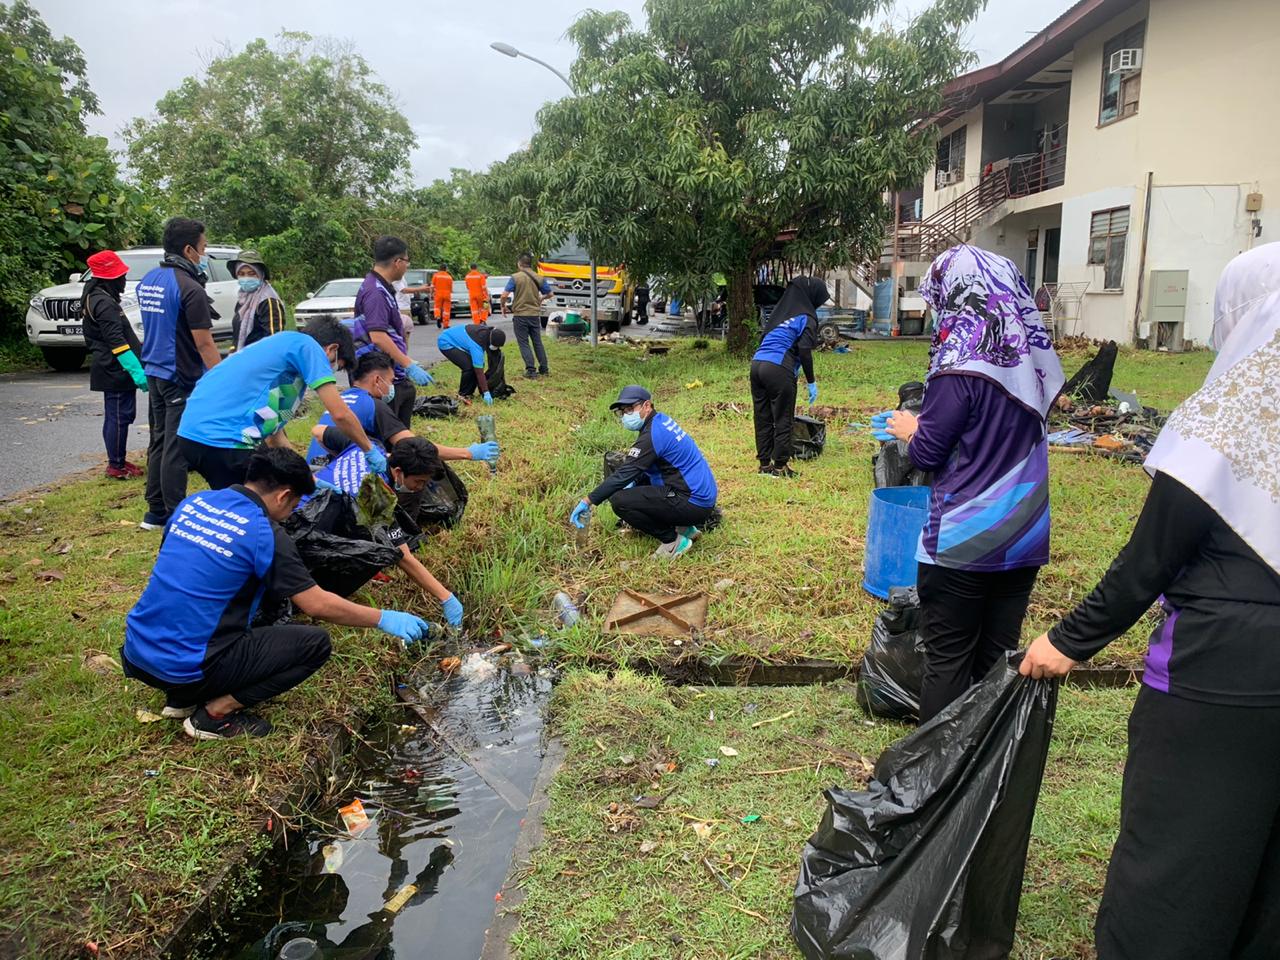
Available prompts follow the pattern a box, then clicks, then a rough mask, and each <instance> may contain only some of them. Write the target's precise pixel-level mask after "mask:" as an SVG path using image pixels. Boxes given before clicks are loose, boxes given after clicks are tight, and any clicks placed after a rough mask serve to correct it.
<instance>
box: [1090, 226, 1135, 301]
mask: <svg viewBox="0 0 1280 960" xmlns="http://www.w3.org/2000/svg"><path fill="white" fill-rule="evenodd" d="M1128 236H1129V208H1128V207H1115V208H1114V209H1111V210H1099V211H1098V212H1097V213H1095V214H1094V215H1093V219H1092V221H1091V222H1090V224H1089V263H1091V264H1098V265H1100V266H1101V267H1102V275H1103V280H1102V286H1103V289H1105V290H1121V289H1123V288H1124V251H1125V241H1126V239H1127V238H1128Z"/></svg>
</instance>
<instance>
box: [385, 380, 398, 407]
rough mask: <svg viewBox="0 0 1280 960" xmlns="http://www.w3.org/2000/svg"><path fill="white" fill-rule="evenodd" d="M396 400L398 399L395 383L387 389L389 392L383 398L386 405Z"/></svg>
mask: <svg viewBox="0 0 1280 960" xmlns="http://www.w3.org/2000/svg"><path fill="white" fill-rule="evenodd" d="M395 398H396V385H395V384H394V383H393V384H392V385H391V386H389V387H388V388H387V392H386V394H385V395H384V396H383V398H382V400H383V402H384V403H390V402H391V401H392V400H394V399H395Z"/></svg>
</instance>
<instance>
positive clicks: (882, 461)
mask: <svg viewBox="0 0 1280 960" xmlns="http://www.w3.org/2000/svg"><path fill="white" fill-rule="evenodd" d="M898 409H899V410H909V411H910V412H911V413H914V414H916V415H917V416H918V415H919V414H920V411H921V410H923V409H924V384H923V383H920V382H919V381H918V380H912V381H909V382H908V383H904V384H903V385H902V386H900V387H899V388H898ZM871 475H872V476H873V477H874V478H875V485H876V487H877V489H878V488H880V487H928V486H932V485H933V474H932V473H928V472H926V471H924V470H919V469H917V468H916V466H915V464H913V463H912V462H911V457H910V456H909V455H908V454H907V444H906V443H904V442H903V441H901V440H889V441H886V442H884V443H881V444H880V451H879V452H878V453H876V454H874V455H873V456H872V457H871Z"/></svg>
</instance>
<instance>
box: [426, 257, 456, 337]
mask: <svg viewBox="0 0 1280 960" xmlns="http://www.w3.org/2000/svg"><path fill="white" fill-rule="evenodd" d="M431 287H432V289H434V290H435V292H436V304H435V306H436V326H437V327H441V328H445V327H448V326H449V311H450V309H451V308H452V306H453V274H451V273H450V272H449V270H448V268H446V267H445V265H444V264H441V265H440V269H439V270H437V271H436V272H435V273H433V274H432V275H431Z"/></svg>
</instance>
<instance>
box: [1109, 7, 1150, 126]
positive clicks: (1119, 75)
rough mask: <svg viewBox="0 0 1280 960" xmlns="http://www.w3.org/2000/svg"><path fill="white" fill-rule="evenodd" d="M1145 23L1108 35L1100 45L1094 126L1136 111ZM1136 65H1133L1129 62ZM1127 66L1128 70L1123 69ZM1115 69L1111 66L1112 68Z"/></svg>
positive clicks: (1145, 32)
mask: <svg viewBox="0 0 1280 960" xmlns="http://www.w3.org/2000/svg"><path fill="white" fill-rule="evenodd" d="M1146 34H1147V23H1146V21H1145V20H1144V21H1143V22H1142V23H1138V24H1134V25H1133V26H1132V27H1130V28H1129V29H1128V30H1126V31H1125V32H1124V33H1122V34H1120V35H1119V36H1117V37H1112V38H1111V39H1110V40H1109V41H1107V44H1106V46H1104V47H1103V48H1102V104H1101V105H1100V106H1099V108H1098V125H1099V126H1101V125H1102V124H1104V123H1111V122H1112V121H1113V120H1121V119H1123V118H1125V117H1131V116H1133V115H1134V114H1136V113H1137V112H1138V94H1139V92H1140V91H1141V90H1142V68H1141V64H1142V54H1141V52H1138V53H1136V54H1135V53H1122V52H1121V51H1141V50H1142V49H1143V41H1144V39H1145V37H1146ZM1135 63H1136V64H1137V68H1136V69H1134V68H1133V66H1132V65H1133V64H1135ZM1126 65H1128V67H1129V68H1128V69H1126ZM1113 67H1114V68H1115V69H1112V68H1113Z"/></svg>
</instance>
